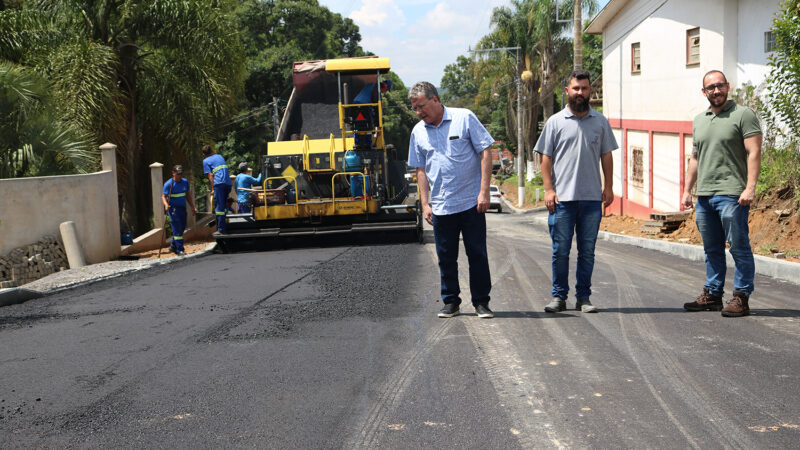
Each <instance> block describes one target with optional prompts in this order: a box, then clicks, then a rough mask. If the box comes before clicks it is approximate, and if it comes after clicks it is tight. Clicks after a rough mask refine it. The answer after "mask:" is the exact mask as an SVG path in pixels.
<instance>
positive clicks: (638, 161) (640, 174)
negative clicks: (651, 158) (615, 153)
mask: <svg viewBox="0 0 800 450" xmlns="http://www.w3.org/2000/svg"><path fill="white" fill-rule="evenodd" d="M631 152H632V153H633V158H631V172H632V173H631V181H632V182H633V185H634V186H635V187H643V186H644V150H643V149H642V147H631Z"/></svg>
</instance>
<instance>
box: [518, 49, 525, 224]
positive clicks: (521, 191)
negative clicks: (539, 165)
mask: <svg viewBox="0 0 800 450" xmlns="http://www.w3.org/2000/svg"><path fill="white" fill-rule="evenodd" d="M519 51H520V47H517V206H518V207H520V208H522V203H523V201H524V200H525V176H524V174H523V173H522V165H523V164H524V163H525V145H523V142H522V61H520V58H519Z"/></svg>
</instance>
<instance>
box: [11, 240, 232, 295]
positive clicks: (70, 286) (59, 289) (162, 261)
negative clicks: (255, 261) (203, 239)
mask: <svg viewBox="0 0 800 450" xmlns="http://www.w3.org/2000/svg"><path fill="white" fill-rule="evenodd" d="M216 247H217V243H216V242H213V243H210V244H209V245H208V246H207V247H206V248H205V249H204V250H202V251H199V252H197V253H193V254H191V255H187V256H184V257H180V258H178V257H175V258H169V259H160V260H159V259H156V260H154V261H153V262H152V263H150V264H148V265H145V266H140V267H134V268H130V269H127V270H118V271H115V272H111V273H108V274H105V275H100V276H97V277H94V278H89V279H85V280H79V281H75V282H72V283H68V284H65V285H62V286H59V287H57V288H54V289H49V290H46V291H36V290H32V289H27V288H22V287H18V288H10V289H0V307H2V306H7V305H15V304H19V303H23V302H26V301H28V300H32V299H35V298H40V297H44V296H47V295H53V294H57V293H59V292H63V291H67V290H70V289H75V288H78V287H81V286H87V285H89V284H92V283H97V282H99V281H104V280H110V279H112V278H117V277H121V276H124V275H129V274H131V273H136V272H142V271H145V270H150V269H152V268H153V267H156V266H163V265H167V264H172V263H176V262H179V261H186V260H189V259H193V258H199V257H201V256H205V255H207V254H209V253H212V252H214V250H215V249H216Z"/></svg>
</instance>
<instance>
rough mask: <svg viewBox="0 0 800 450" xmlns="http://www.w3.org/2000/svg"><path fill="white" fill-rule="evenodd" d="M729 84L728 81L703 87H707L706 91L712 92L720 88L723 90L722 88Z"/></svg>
mask: <svg viewBox="0 0 800 450" xmlns="http://www.w3.org/2000/svg"><path fill="white" fill-rule="evenodd" d="M727 85H728V83H716V84H709V85H708V86H706V87H705V88H703V89H705V90H706V92H708V93H709V94H710V93H712V92H714V91H715V90H717V89H719V90H720V91H721V90H722V88H724V87H726V86H727Z"/></svg>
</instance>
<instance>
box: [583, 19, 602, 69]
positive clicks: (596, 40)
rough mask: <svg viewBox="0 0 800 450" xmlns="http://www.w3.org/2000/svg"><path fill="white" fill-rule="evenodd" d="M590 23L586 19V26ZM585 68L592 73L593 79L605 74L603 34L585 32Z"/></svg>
mask: <svg viewBox="0 0 800 450" xmlns="http://www.w3.org/2000/svg"><path fill="white" fill-rule="evenodd" d="M588 24H589V21H586V22H585V25H584V28H585V27H586V25H588ZM583 68H584V69H586V70H588V71H589V73H591V74H592V81H594V80H595V79H596V78H597V77H599V76H601V75H602V74H603V36H601V35H599V34H587V33H584V34H583Z"/></svg>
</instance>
